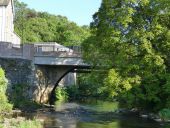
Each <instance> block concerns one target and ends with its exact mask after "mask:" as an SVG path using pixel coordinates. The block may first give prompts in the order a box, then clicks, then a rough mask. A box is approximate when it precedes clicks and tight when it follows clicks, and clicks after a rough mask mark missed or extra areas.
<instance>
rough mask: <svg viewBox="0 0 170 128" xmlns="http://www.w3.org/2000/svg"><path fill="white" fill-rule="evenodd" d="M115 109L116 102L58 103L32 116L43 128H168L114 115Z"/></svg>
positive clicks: (133, 115) (135, 118)
mask: <svg viewBox="0 0 170 128" xmlns="http://www.w3.org/2000/svg"><path fill="white" fill-rule="evenodd" d="M117 108H118V103H116V102H115V103H113V102H104V101H92V102H83V103H78V102H77V103H76V102H72V103H61V102H59V103H57V104H56V107H55V109H52V108H44V109H41V110H38V111H37V112H36V113H33V114H32V116H34V117H35V118H38V119H42V120H45V123H44V127H45V128H170V125H168V124H164V125H163V124H161V123H157V122H155V121H152V120H149V119H143V118H140V117H139V116H137V115H135V114H132V113H131V114H130V113H128V114H121V113H119V114H116V113H115V110H116V109H117ZM27 116H28V115H27ZM29 116H30V114H29Z"/></svg>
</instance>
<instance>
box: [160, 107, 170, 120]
mask: <svg viewBox="0 0 170 128" xmlns="http://www.w3.org/2000/svg"><path fill="white" fill-rule="evenodd" d="M159 116H160V118H161V119H162V120H163V121H166V120H170V109H167V108H164V109H162V110H160V111H159Z"/></svg>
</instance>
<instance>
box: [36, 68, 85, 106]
mask: <svg viewBox="0 0 170 128" xmlns="http://www.w3.org/2000/svg"><path fill="white" fill-rule="evenodd" d="M82 68H83V69H84V68H88V67H84V66H68V65H65V66H49V65H37V66H36V73H35V74H36V84H37V85H36V87H38V88H37V89H36V92H35V94H36V95H35V97H36V101H37V102H39V103H50V104H52V103H54V101H55V89H56V88H57V86H58V84H59V82H60V81H61V80H62V78H64V77H65V76H66V75H67V74H68V73H69V72H72V71H74V70H75V69H82Z"/></svg>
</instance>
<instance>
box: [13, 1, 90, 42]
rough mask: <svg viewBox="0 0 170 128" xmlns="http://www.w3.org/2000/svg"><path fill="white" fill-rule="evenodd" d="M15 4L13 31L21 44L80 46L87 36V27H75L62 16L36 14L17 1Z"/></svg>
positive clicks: (44, 13)
mask: <svg viewBox="0 0 170 128" xmlns="http://www.w3.org/2000/svg"><path fill="white" fill-rule="evenodd" d="M14 3H15V13H16V14H15V31H16V33H17V34H18V35H19V36H20V37H21V39H22V42H23V43H35V42H57V43H60V44H64V45H80V44H81V43H82V42H83V41H84V40H85V39H86V38H87V37H88V36H89V34H90V33H89V28H88V26H81V27H80V26H77V25H76V23H74V22H70V21H69V20H68V19H67V18H66V17H64V16H60V15H58V16H56V15H52V14H49V13H47V12H37V11H35V10H33V9H30V8H28V7H27V5H26V4H25V3H23V2H19V1H17V0H15V1H14Z"/></svg>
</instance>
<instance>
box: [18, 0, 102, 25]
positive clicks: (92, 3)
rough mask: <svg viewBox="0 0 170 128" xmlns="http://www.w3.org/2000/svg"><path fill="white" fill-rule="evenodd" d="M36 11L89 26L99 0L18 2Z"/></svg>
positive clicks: (29, 0) (26, 0) (27, 0)
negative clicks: (60, 16)
mask: <svg viewBox="0 0 170 128" xmlns="http://www.w3.org/2000/svg"><path fill="white" fill-rule="evenodd" d="M19 1H22V2H24V3H26V4H27V5H28V7H29V8H31V9H35V10H36V11H45V12H49V13H51V14H55V15H62V16H66V17H67V18H68V20H70V21H73V22H75V23H77V24H78V25H79V26H82V25H89V24H90V22H91V21H92V15H93V14H94V13H95V12H97V11H98V9H99V7H100V5H101V0H19Z"/></svg>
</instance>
